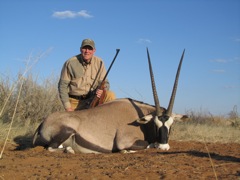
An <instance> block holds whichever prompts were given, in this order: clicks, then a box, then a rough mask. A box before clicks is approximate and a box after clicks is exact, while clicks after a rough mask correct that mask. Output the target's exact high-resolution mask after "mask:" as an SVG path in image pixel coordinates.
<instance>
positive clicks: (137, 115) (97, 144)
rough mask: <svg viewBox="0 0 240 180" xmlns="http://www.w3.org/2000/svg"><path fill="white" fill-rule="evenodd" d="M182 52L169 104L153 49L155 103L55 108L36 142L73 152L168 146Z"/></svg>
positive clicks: (118, 101)
mask: <svg viewBox="0 0 240 180" xmlns="http://www.w3.org/2000/svg"><path fill="white" fill-rule="evenodd" d="M184 53H185V50H184V51H183V53H182V56H181V59H180V62H179V65H178V70H177V73H176V78H175V83H174V86H173V90H172V95H171V98H170V101H169V105H168V108H167V109H165V108H163V107H160V103H159V100H158V96H157V91H156V86H155V81H154V76H153V72H152V65H151V60H150V55H149V51H148V48H147V56H148V63H149V71H150V77H151V83H152V90H153V97H154V102H155V106H152V105H149V104H146V103H143V102H139V101H136V100H133V99H129V98H124V99H116V100H114V101H111V102H108V103H105V104H102V105H99V106H97V107H95V108H92V109H85V110H81V111H74V112H55V113H53V114H51V115H49V116H48V117H47V118H46V119H45V120H44V121H43V122H42V123H41V124H40V125H39V127H38V128H37V130H36V132H35V134H34V137H33V146H44V147H45V148H48V149H49V150H50V151H54V150H55V149H58V148H59V147H62V148H61V149H63V150H66V151H69V152H71V153H75V152H81V153H111V152H119V151H123V150H133V151H134V150H141V149H145V148H148V147H155V148H160V149H162V150H168V149H169V148H170V146H169V144H168V136H169V132H170V128H171V125H172V123H173V121H174V114H173V113H172V109H173V105H174V99H175V95H176V91H177V85H178V78H179V74H180V70H181V65H182V61H183V57H184Z"/></svg>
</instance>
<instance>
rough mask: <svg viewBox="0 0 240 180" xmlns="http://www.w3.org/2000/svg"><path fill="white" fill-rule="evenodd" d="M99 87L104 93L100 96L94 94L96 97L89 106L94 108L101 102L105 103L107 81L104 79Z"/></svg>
mask: <svg viewBox="0 0 240 180" xmlns="http://www.w3.org/2000/svg"><path fill="white" fill-rule="evenodd" d="M97 89H101V90H103V93H102V95H101V97H100V98H99V97H97V95H96V94H95V95H94V98H93V100H92V102H91V104H90V106H89V108H93V107H96V106H98V105H100V104H103V100H104V98H105V96H106V90H105V81H103V82H102V83H101V84H100V86H99V87H98V88H97ZM97 89H96V91H97ZM96 91H95V93H96Z"/></svg>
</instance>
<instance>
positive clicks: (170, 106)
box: [166, 49, 185, 116]
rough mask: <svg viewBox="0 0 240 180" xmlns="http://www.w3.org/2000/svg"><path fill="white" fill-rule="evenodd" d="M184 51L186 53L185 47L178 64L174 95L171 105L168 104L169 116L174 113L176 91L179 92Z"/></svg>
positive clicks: (167, 113)
mask: <svg viewBox="0 0 240 180" xmlns="http://www.w3.org/2000/svg"><path fill="white" fill-rule="evenodd" d="M184 53H185V49H184V50H183V53H182V57H181V60H180V62H179V65H178V70H177V74H176V77H175V83H174V86H173V90H172V96H171V99H170V101H169V105H168V108H167V112H166V115H167V116H171V114H172V110H173V104H174V100H175V96H176V92H177V86H178V78H179V75H180V70H181V66H182V61H183V57H184Z"/></svg>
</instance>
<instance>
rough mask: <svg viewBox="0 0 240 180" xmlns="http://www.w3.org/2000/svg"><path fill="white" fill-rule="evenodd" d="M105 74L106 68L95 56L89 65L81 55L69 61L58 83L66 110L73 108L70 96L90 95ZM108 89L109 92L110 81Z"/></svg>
mask: <svg viewBox="0 0 240 180" xmlns="http://www.w3.org/2000/svg"><path fill="white" fill-rule="evenodd" d="M98 72H99V73H98ZM105 74H106V68H105V66H104V63H103V61H102V59H101V58H99V57H96V56H93V58H92V60H91V62H90V63H89V64H87V63H85V61H83V59H82V58H81V54H79V55H77V56H74V57H72V58H70V59H68V60H67V61H66V62H65V63H64V65H63V68H62V72H61V77H60V80H59V83H58V91H59V96H60V99H61V101H62V103H63V106H64V108H65V109H67V108H70V107H71V104H70V102H69V94H71V95H76V96H80V95H86V94H88V92H89V91H93V90H95V89H96V88H97V86H98V85H99V84H100V83H101V81H102V80H103V78H104V76H105ZM95 78H96V80H95ZM93 83H94V84H93ZM106 89H107V90H109V82H108V81H106Z"/></svg>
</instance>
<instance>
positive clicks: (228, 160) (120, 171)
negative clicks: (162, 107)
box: [0, 141, 240, 180]
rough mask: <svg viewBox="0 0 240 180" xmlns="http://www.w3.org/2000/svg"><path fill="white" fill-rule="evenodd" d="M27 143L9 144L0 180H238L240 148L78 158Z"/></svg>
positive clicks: (198, 146) (199, 146) (177, 146)
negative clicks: (30, 146)
mask: <svg viewBox="0 0 240 180" xmlns="http://www.w3.org/2000/svg"><path fill="white" fill-rule="evenodd" d="M27 143H29V142H25V144H24V143H23V142H21V141H19V142H18V144H10V143H8V144H7V146H6V148H5V150H4V153H3V156H2V159H0V180H2V179H6V180H13V179H17V180H21V179H24V180H25V179H48V180H51V179H84V180H85V179H86V180H88V179H90V180H107V179H116V180H119V179H121V180H123V179H131V180H135V179H138V180H141V179H144V180H151V179H169V180H170V179H171V180H172V179H180V180H182V179H184V180H185V179H221V180H222V179H227V180H229V179H240V144H219V143H207V144H204V143H199V142H179V141H170V146H171V148H170V150H169V151H162V150H159V149H148V150H141V151H138V152H136V153H134V154H121V153H114V154H75V155H74V154H66V153H62V152H54V153H51V152H48V151H47V150H45V149H43V148H42V147H36V148H29V145H27ZM0 145H1V146H0V147H1V150H2V147H3V142H0ZM208 152H209V153H208ZM209 155H210V156H211V159H210V158H209ZM212 165H213V167H212Z"/></svg>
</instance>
